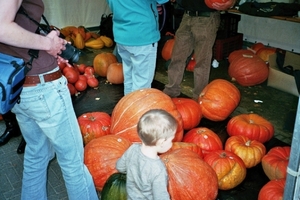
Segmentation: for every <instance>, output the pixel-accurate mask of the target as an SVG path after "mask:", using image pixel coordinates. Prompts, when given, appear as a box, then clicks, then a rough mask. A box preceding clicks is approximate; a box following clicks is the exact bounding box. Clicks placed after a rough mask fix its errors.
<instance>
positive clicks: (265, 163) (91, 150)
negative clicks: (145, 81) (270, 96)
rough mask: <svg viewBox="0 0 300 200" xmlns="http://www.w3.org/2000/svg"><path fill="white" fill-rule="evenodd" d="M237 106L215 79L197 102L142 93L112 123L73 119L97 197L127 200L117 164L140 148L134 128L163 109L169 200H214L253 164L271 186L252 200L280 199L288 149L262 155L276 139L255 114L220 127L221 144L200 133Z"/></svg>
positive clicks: (236, 98)
mask: <svg viewBox="0 0 300 200" xmlns="http://www.w3.org/2000/svg"><path fill="white" fill-rule="evenodd" d="M240 98H241V97H240V92H239V90H238V88H237V87H236V86H235V85H234V84H232V83H231V82H229V81H227V80H224V79H216V80H213V81H212V82H210V83H209V84H208V85H207V86H206V87H205V88H204V90H203V91H202V92H201V94H200V95H199V99H198V101H197V102H196V101H194V100H192V99H190V98H170V97H169V96H167V95H166V94H164V93H163V92H162V91H160V90H157V89H154V88H148V89H142V90H138V91H135V92H132V93H130V94H127V95H126V96H124V97H122V98H121V99H120V101H119V102H118V103H117V104H116V106H115V107H114V109H113V111H112V114H111V115H109V114H107V113H105V112H91V113H85V114H82V115H81V116H79V117H78V123H79V126H80V129H81V133H82V137H83V141H84V145H85V151H84V163H85V164H86V166H87V167H88V169H89V171H90V173H91V174H92V177H93V180H94V183H95V186H96V188H97V190H99V191H101V194H102V197H101V199H103V200H105V199H112V196H111V195H114V197H115V196H116V194H118V195H120V196H119V199H122V198H123V199H126V189H125V185H126V184H125V182H126V176H125V175H124V174H120V173H118V172H117V170H116V168H115V164H116V162H117V160H118V159H119V158H120V157H121V156H122V154H123V153H124V152H125V151H126V150H127V149H128V148H129V146H130V145H131V144H132V143H136V142H141V140H140V139H139V137H138V134H137V127H136V126H137V122H138V120H139V118H140V117H141V115H142V114H144V113H145V112H146V111H148V110H150V109H164V110H166V111H167V112H169V113H170V114H171V115H172V116H174V118H175V119H176V120H177V123H178V128H177V131H176V135H175V138H174V140H173V147H172V148H171V149H170V150H169V151H168V152H166V153H164V154H161V155H160V158H161V159H162V161H163V162H164V163H165V165H166V168H167V171H168V174H169V184H168V191H169V193H170V196H171V199H173V200H176V199H185V200H189V199H190V200H194V199H199V200H201V199H203V200H213V199H216V198H217V195H218V190H229V189H232V188H234V187H236V186H238V185H239V184H241V183H242V182H243V180H244V179H245V177H246V174H247V169H249V168H252V167H254V166H256V165H258V164H259V163H261V164H262V167H263V170H264V172H265V174H266V175H267V176H268V177H269V179H270V182H268V183H267V184H266V185H265V186H264V187H263V188H262V189H261V191H260V192H259V197H258V199H259V200H262V199H278V198H277V197H276V198H275V196H274V195H275V194H276V195H277V196H278V195H281V196H282V195H283V189H284V184H285V177H286V169H287V164H288V158H289V153H290V147H274V148H273V149H271V150H270V151H269V152H266V148H265V146H264V143H265V142H267V141H269V140H270V139H271V138H272V137H273V136H274V127H273V125H272V124H271V123H270V122H269V121H268V120H266V119H264V118H263V117H262V116H259V115H257V114H240V115H237V116H234V117H232V118H231V119H230V120H229V121H228V124H227V126H226V129H227V133H228V135H229V137H228V138H227V139H226V140H225V141H224V142H222V140H221V139H220V137H219V136H218V134H216V133H214V132H213V131H212V130H211V129H209V128H206V127H198V125H199V123H200V121H201V119H202V118H206V119H209V120H211V121H216V122H217V121H223V120H225V119H227V118H228V117H229V116H230V115H231V114H232V112H233V111H234V110H235V109H236V107H237V106H238V104H239V102H240ZM117 191H119V192H117ZM278 191H279V192H278ZM270 193H272V194H274V195H273V196H272V195H270ZM270 196H271V197H270Z"/></svg>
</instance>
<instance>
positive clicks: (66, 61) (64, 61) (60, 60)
mask: <svg viewBox="0 0 300 200" xmlns="http://www.w3.org/2000/svg"><path fill="white" fill-rule="evenodd" d="M68 62H69V61H68V60H65V59H64V58H62V57H60V56H57V63H58V65H59V64H62V63H68Z"/></svg>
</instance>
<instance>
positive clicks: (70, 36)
mask: <svg viewBox="0 0 300 200" xmlns="http://www.w3.org/2000/svg"><path fill="white" fill-rule="evenodd" d="M59 31H60V33H61V34H62V35H64V36H65V39H66V40H67V41H69V42H71V44H73V45H74V46H75V47H76V48H78V49H83V48H85V47H88V48H92V49H102V48H103V47H112V46H113V44H114V42H113V40H112V39H111V38H110V37H107V36H104V35H99V34H97V33H95V32H92V31H88V30H87V29H86V28H85V27H84V26H78V27H76V26H66V27H64V28H62V29H59Z"/></svg>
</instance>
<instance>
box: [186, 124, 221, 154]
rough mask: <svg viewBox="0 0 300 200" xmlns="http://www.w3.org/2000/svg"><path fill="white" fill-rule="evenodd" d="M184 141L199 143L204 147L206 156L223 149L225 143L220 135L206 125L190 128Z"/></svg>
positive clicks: (203, 150)
mask: <svg viewBox="0 0 300 200" xmlns="http://www.w3.org/2000/svg"><path fill="white" fill-rule="evenodd" d="M182 141H183V142H191V143H194V144H197V145H198V146H199V147H200V148H201V149H202V153H203V155H204V156H205V155H206V154H208V153H210V152H212V151H216V150H221V149H223V143H222V141H221V139H220V138H219V136H218V135H217V134H216V133H215V132H213V131H212V130H210V129H208V128H206V127H197V128H193V129H191V130H189V131H188V132H187V133H186V134H185V135H184V137H183V139H182Z"/></svg>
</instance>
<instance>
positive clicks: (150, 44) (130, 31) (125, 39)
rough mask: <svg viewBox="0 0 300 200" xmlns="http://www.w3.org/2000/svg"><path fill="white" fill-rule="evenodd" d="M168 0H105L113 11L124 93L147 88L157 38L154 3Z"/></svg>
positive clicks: (153, 67)
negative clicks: (121, 65)
mask: <svg viewBox="0 0 300 200" xmlns="http://www.w3.org/2000/svg"><path fill="white" fill-rule="evenodd" d="M167 1H168V0H144V1H141V0H127V1H124V0H107V2H108V4H109V7H110V9H111V11H112V13H113V34H114V39H115V42H116V45H117V51H118V54H119V55H120V57H121V59H122V64H123V73H124V95H126V94H128V93H130V92H133V91H135V90H139V89H143V88H151V83H152V81H153V78H154V73H155V68H156V57H157V42H158V41H159V40H160V31H159V22H158V11H157V3H159V4H164V3H166V2H167Z"/></svg>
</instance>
